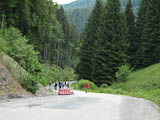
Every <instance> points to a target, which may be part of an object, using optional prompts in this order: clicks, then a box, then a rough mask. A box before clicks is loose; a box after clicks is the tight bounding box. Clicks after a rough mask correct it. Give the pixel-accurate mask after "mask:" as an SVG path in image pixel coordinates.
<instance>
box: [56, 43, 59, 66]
mask: <svg viewBox="0 0 160 120" xmlns="http://www.w3.org/2000/svg"><path fill="white" fill-rule="evenodd" d="M56 65H57V67H58V66H59V43H58V51H57V61H56Z"/></svg>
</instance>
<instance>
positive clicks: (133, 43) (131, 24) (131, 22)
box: [125, 0, 139, 67]
mask: <svg viewBox="0 0 160 120" xmlns="http://www.w3.org/2000/svg"><path fill="white" fill-rule="evenodd" d="M125 18H126V23H127V28H128V39H129V48H128V51H127V54H128V56H129V59H128V63H129V64H130V65H131V66H132V67H135V63H136V60H137V59H136V53H137V50H138V44H139V42H138V39H137V33H136V21H135V16H134V13H133V7H132V3H131V0H129V1H128V3H127V6H126V10H125Z"/></svg>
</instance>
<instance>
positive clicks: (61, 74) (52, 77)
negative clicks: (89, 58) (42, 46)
mask: <svg viewBox="0 0 160 120" xmlns="http://www.w3.org/2000/svg"><path fill="white" fill-rule="evenodd" d="M73 78H74V79H75V78H76V75H75V74H74V70H73V69H69V68H68V67H65V68H64V69H61V68H59V67H57V66H55V65H52V66H49V65H43V69H42V74H41V77H40V78H39V82H40V83H41V84H42V85H44V86H47V85H48V83H49V81H52V82H55V81H70V80H72V79H73Z"/></svg>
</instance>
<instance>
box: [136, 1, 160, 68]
mask: <svg viewBox="0 0 160 120" xmlns="http://www.w3.org/2000/svg"><path fill="white" fill-rule="evenodd" d="M159 5H160V2H159V1H158V0H148V1H143V2H142V5H141V7H144V6H145V14H144V15H145V16H144V15H143V14H139V18H142V17H143V16H144V18H143V19H144V22H143V28H141V30H142V32H141V34H140V35H139V38H140V42H141V46H140V48H139V56H140V58H139V61H138V64H137V67H138V68H143V67H147V66H149V65H152V64H155V63H159V62H160V52H159V51H160V47H159V46H158V43H159V42H160V37H159V36H160V24H159V23H160V19H159V15H160V9H159V7H158V6H159ZM140 10H141V9H140ZM140 12H141V11H140ZM139 21H140V20H139ZM139 21H137V22H139ZM138 24H140V23H138Z"/></svg>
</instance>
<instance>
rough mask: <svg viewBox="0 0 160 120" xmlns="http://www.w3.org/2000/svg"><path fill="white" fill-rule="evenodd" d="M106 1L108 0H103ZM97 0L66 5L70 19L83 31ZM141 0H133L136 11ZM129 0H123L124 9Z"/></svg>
mask: <svg viewBox="0 0 160 120" xmlns="http://www.w3.org/2000/svg"><path fill="white" fill-rule="evenodd" d="M103 1H104V2H105V1H106V0H103ZM95 2H96V0H77V1H75V2H73V3H70V4H67V5H64V6H63V7H64V9H65V11H66V14H67V17H68V20H69V22H70V23H71V24H75V25H76V26H77V28H78V30H79V31H80V32H82V31H83V29H84V27H85V24H86V22H87V20H88V16H89V14H90V13H91V11H92V9H93V7H94V5H95ZM140 3H141V0H132V5H133V7H134V11H135V12H136V11H137V9H138V7H139V5H140ZM104 4H105V3H104ZM126 4H127V0H121V5H122V9H124V8H125V6H126Z"/></svg>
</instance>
